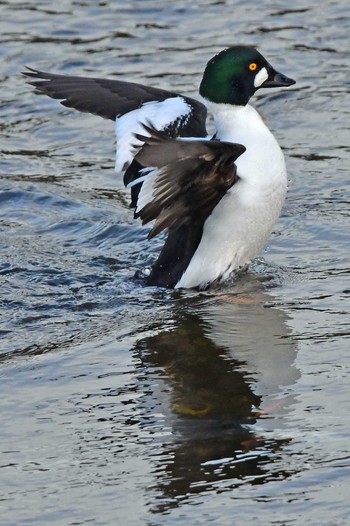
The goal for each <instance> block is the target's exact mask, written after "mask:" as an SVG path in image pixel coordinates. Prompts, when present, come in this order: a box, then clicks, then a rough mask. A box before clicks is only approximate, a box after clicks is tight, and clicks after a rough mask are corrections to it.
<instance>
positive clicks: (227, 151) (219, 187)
mask: <svg viewBox="0 0 350 526" xmlns="http://www.w3.org/2000/svg"><path fill="white" fill-rule="evenodd" d="M145 129H146V131H147V134H148V135H149V136H145V135H144V136H138V139H139V140H140V141H142V142H143V143H144V145H143V147H142V148H141V150H140V151H139V152H138V154H137V155H136V158H135V159H136V161H137V162H139V163H140V164H141V165H142V166H144V167H145V168H144V169H143V171H142V172H141V177H140V178H139V179H138V180H135V181H133V182H131V183H130V184H129V186H133V185H135V184H139V183H142V188H141V191H140V193H139V196H138V199H137V204H136V215H137V216H139V217H140V218H141V220H142V223H143V224H146V223H148V222H150V221H152V220H155V222H154V225H153V227H152V229H151V231H150V233H149V235H148V237H149V238H152V237H153V236H155V235H157V234H158V233H160V232H161V231H163V230H165V229H167V230H168V237H167V240H166V242H165V245H164V247H163V250H162V252H161V254H160V257H159V259H158V261H157V262H156V264H155V265H154V267H153V269H152V273H151V276H150V278H149V282H150V284H154V285H159V286H166V287H174V286H175V285H176V283H177V281H178V280H179V279H180V277H181V275H182V274H183V272H184V270H185V269H186V268H187V266H188V264H189V261H190V259H191V258H192V256H193V254H194V252H195V250H196V249H197V247H198V245H199V242H200V239H201V236H202V233H203V227H204V223H205V221H206V219H207V218H208V217H209V216H210V214H211V213H212V211H213V209H214V208H215V206H216V205H217V204H218V203H219V201H220V200H221V199H222V197H223V196H224V195H225V194H226V192H227V191H228V190H229V189H230V188H231V187H232V186H233V185H234V184H235V183H236V182H237V181H238V180H239V177H238V175H237V171H236V166H235V164H234V163H235V161H236V159H237V158H238V157H239V156H240V155H241V154H242V153H243V152H244V151H245V147H244V146H242V145H241V144H233V143H227V142H220V141H216V140H186V139H174V138H171V137H169V136H167V135H166V134H165V133H162V132H158V131H157V130H155V129H154V128H153V127H151V126H150V125H147V126H145Z"/></svg>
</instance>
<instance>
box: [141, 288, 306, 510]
mask: <svg viewBox="0 0 350 526" xmlns="http://www.w3.org/2000/svg"><path fill="white" fill-rule="evenodd" d="M267 300H270V301H271V296H267V295H265V294H259V297H257V296H249V295H246V296H241V297H239V296H221V297H217V298H215V299H213V298H211V299H209V300H208V299H206V300H205V301H204V303H201V304H200V303H199V304H198V302H194V304H192V306H191V307H190V308H189V305H188V303H187V305H186V308H185V309H184V312H181V311H180V312H178V314H177V318H176V321H175V326H174V328H173V329H172V330H169V331H166V332H163V333H160V334H157V335H156V336H152V337H149V338H146V339H144V340H142V341H140V342H139V343H138V344H137V346H136V349H135V350H136V351H137V353H138V355H139V358H141V360H142V363H143V366H144V367H146V368H147V375H148V379H149V381H150V384H149V386H150V387H151V393H152V394H151V397H148V396H146V397H145V398H144V402H143V404H144V406H143V411H142V413H143V415H144V416H145V419H144V424H145V426H146V427H148V426H150V425H152V423H151V422H152V416H151V415H152V414H153V415H154V414H157V415H158V417H157V418H163V424H164V425H163V433H160V434H161V435H162V436H161V437H159V442H160V450H159V453H160V454H159V456H157V460H156V467H155V476H156V479H157V488H152V493H153V491H154V490H155V489H156V493H157V494H159V492H160V498H159V501H157V503H156V505H155V507H154V511H155V512H163V511H164V510H165V509H167V508H168V507H171V506H176V505H177V504H178V503H179V502H182V501H183V500H184V499H185V500H186V498H187V497H189V496H190V495H192V494H193V493H201V492H203V491H205V490H206V489H213V487H215V488H216V490H218V491H221V490H224V489H225V488H232V487H233V486H235V485H236V484H241V483H242V482H243V481H250V482H251V483H254V484H257V483H260V484H261V483H264V482H265V481H266V480H271V478H275V477H276V476H278V477H281V476H287V475H288V473H285V472H283V473H281V472H278V473H274V469H273V468H272V467H271V466H272V464H273V462H274V460H275V459H276V458H278V454H277V451H278V450H279V449H280V448H281V447H283V445H284V444H286V443H288V442H289V434H288V430H287V429H284V427H285V421H284V420H285V416H286V413H287V412H288V411H289V410H290V408H291V407H292V405H293V399H292V398H291V397H290V396H288V386H291V385H293V384H294V383H295V381H296V380H297V378H298V377H299V371H298V370H297V369H296V368H295V367H294V360H295V357H296V347H295V344H294V342H293V340H292V338H291V336H290V331H289V329H288V325H287V316H286V315H285V314H284V313H283V312H282V311H280V310H279V309H277V308H268V306H267ZM202 301H203V300H202ZM148 392H149V393H150V391H148ZM150 398H151V399H153V400H150ZM155 400H156V401H155ZM159 415H160V416H159ZM153 422H154V421H153ZM257 429H259V431H257ZM269 429H270V431H269V432H268V430H269ZM271 429H274V430H277V429H278V432H276V433H271ZM155 434H156V433H155ZM276 435H277V438H276ZM155 439H156V438H155ZM277 471H278V469H277ZM153 504H154V502H153Z"/></svg>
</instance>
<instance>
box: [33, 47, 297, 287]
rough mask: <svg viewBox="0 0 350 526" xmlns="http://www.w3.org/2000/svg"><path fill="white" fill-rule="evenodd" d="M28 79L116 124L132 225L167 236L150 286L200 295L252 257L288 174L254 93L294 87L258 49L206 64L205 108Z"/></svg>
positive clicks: (79, 80) (120, 85) (99, 85)
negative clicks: (210, 125) (210, 123)
mask: <svg viewBox="0 0 350 526" xmlns="http://www.w3.org/2000/svg"><path fill="white" fill-rule="evenodd" d="M24 74H25V75H26V76H28V77H32V78H34V79H35V80H31V82H30V84H32V85H33V86H34V87H35V88H36V90H37V91H38V92H40V93H45V94H46V95H48V96H50V97H52V98H54V99H60V101H61V104H63V105H64V106H68V107H72V108H75V109H77V110H79V111H82V112H88V113H93V114H96V115H99V116H101V117H104V118H106V119H111V120H113V121H115V132H116V139H117V155H116V171H117V172H123V173H124V183H125V184H126V186H127V187H129V188H131V200H132V202H131V205H132V206H133V207H134V208H135V217H140V218H141V220H142V222H143V224H145V223H148V222H149V221H152V220H155V223H154V226H153V228H152V229H151V231H150V233H149V236H148V237H149V238H151V237H153V236H154V235H156V234H158V233H159V232H161V231H162V230H165V229H166V230H167V237H166V241H165V244H164V246H163V249H162V250H161V253H160V255H159V257H158V259H157V261H156V262H155V263H154V265H153V267H152V269H151V272H150V274H149V276H148V277H147V278H146V282H147V284H149V285H156V286H161V287H168V288H192V287H198V288H200V289H203V288H206V287H208V286H209V285H210V284H212V283H214V282H223V281H225V280H227V279H228V278H229V277H230V276H231V275H232V273H233V272H234V271H235V270H237V269H240V268H242V267H244V266H246V265H247V264H248V263H249V262H250V261H251V260H252V259H253V258H254V257H255V256H256V255H257V253H258V251H259V250H260V248H261V247H262V246H263V245H264V243H265V242H266V240H267V239H268V237H269V235H270V234H271V231H272V229H273V226H274V224H275V222H276V220H277V218H278V217H279V214H280V212H281V208H282V205H283V202H284V199H285V195H286V191H287V174H286V168H285V162H284V157H283V153H282V151H281V148H280V147H279V145H278V143H277V141H276V139H275V138H274V136H273V135H272V133H271V132H270V130H269V129H268V128H267V126H266V125H265V124H264V122H263V120H262V119H261V117H260V115H259V114H258V112H257V111H256V110H255V109H254V108H253V107H252V106H250V105H249V104H248V101H249V99H250V97H251V96H252V95H253V94H254V93H255V92H256V90H257V89H259V88H274V87H286V86H291V85H292V84H295V81H294V80H293V79H291V78H288V77H286V76H284V75H283V74H281V73H278V72H277V71H276V70H275V69H274V68H273V67H272V66H271V65H270V64H269V63H268V62H267V60H266V59H265V58H264V57H263V56H262V55H261V54H260V53H259V52H258V51H257V50H256V49H254V48H252V47H248V46H234V47H230V48H228V49H225V50H223V51H221V52H220V53H219V54H217V55H216V56H215V57H213V58H212V59H211V60H210V61H209V62H208V64H207V66H206V68H205V71H204V75H203V79H202V82H201V84H200V89H199V93H200V95H201V97H202V100H203V103H202V102H199V101H197V100H195V99H193V98H190V97H185V96H182V95H179V94H177V93H175V92H170V91H165V90H163V89H158V88H153V87H149V86H143V85H141V84H136V83H132V82H125V81H120V80H108V79H106V80H105V79H99V78H86V77H75V76H66V75H56V74H53V73H45V72H42V71H37V70H35V69H31V68H28V71H26V72H25V73H24ZM207 110H208V111H209V112H210V113H211V114H212V116H213V119H214V124H215V128H216V132H215V135H214V137H212V138H211V137H208V136H207V131H206V118H207Z"/></svg>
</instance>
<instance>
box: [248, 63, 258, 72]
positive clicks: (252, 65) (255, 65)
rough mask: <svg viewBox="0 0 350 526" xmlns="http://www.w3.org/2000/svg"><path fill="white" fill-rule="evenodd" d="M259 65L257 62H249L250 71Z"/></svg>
mask: <svg viewBox="0 0 350 526" xmlns="http://www.w3.org/2000/svg"><path fill="white" fill-rule="evenodd" d="M257 67H258V65H257V64H255V62H252V63H251V64H249V69H250V71H255V70H256V68H257Z"/></svg>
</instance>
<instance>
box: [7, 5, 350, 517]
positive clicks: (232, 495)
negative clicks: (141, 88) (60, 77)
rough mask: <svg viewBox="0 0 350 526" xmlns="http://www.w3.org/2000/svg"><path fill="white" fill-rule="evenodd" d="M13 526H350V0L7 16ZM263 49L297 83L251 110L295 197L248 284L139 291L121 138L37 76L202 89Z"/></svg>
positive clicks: (149, 251)
mask: <svg viewBox="0 0 350 526" xmlns="http://www.w3.org/2000/svg"><path fill="white" fill-rule="evenodd" d="M0 27H1V47H0V56H1V62H0V68H1V78H2V105H1V108H0V116H1V131H2V139H1V146H0V147H1V159H0V174H1V181H0V185H1V194H0V200H1V203H0V221H1V230H0V243H1V254H2V257H1V264H0V276H1V278H0V279H1V326H0V330H1V336H2V339H1V343H2V345H1V354H0V361H1V363H0V376H1V386H2V394H1V426H0V450H1V464H0V467H1V469H0V495H1V501H0V509H1V511H0V513H1V524H3V525H6V526H9V525H16V526H17V525H28V524H35V525H37V524H38V525H39V524H44V525H47V524H50V525H51V524H52V525H73V524H74V525H77V524H93V525H106V524H108V525H109V524H125V525H128V526H129V525H130V526H134V525H135V526H136V525H140V524H146V525H149V526H158V525H163V524H167V525H168V524H169V525H176V524H181V525H183V524H191V525H203V524H215V525H218V526H226V525H227V526H231V525H232V524H259V526H265V525H266V526H267V525H271V524H274V525H280V526H282V525H283V526H284V525H288V526H290V525H298V526H300V525H304V524H305V525H307V524H310V525H315V524H317V525H318V526H320V525H321V526H323V525H324V526H329V525H332V526H335V525H336V526H340V525H347V524H348V516H349V513H350V506H349V503H348V501H349V499H348V486H349V476H350V458H349V457H350V455H349V438H350V429H349V424H348V422H349V413H350V403H349V396H348V393H349V364H348V349H349V335H350V330H349V310H350V309H349V293H350V285H349V273H350V271H349V248H350V229H349V203H350V201H349V190H350V179H349V172H348V166H349V157H350V154H349V95H348V93H349V77H348V68H349V54H348V49H349V39H348V34H349V32H348V27H349V12H348V3H347V2H345V0H335V1H333V2H326V3H324V4H322V9H321V8H320V7H319V4H318V3H317V2H308V3H304V2H302V1H301V0H299V1H296V2H294V4H293V7H292V8H286V7H285V5H284V4H283V2H276V1H275V2H272V1H270V0H263V1H262V2H260V4H259V9H258V10H257V4H256V2H244V3H242V2H236V1H228V0H227V1H221V2H210V1H201V2H197V3H195V4H191V5H190V4H189V3H188V2H183V1H179V2H176V3H165V2H159V1H156V0H145V1H142V2H141V1H139V2H137V1H133V2H130V3H129V4H126V3H125V2H109V1H106V2H99V3H93V2H88V1H82V2H68V1H61V2H59V3H52V2H49V1H34V0H29V1H26V2H24V1H23V2H20V1H4V2H1V5H0ZM234 43H244V44H254V45H257V46H258V47H259V49H260V50H261V51H262V52H263V53H264V54H265V56H266V57H267V58H268V59H269V60H270V61H271V63H272V64H273V65H275V66H276V68H277V69H279V70H281V71H283V72H284V73H285V74H286V75H289V76H291V77H293V78H296V79H297V85H296V86H295V87H293V88H291V89H289V90H284V91H277V90H276V91H267V90H266V91H265V92H263V91H262V92H261V93H259V94H258V96H257V97H255V105H256V106H257V107H258V108H259V110H260V111H261V113H262V114H263V115H264V118H265V119H266V121H267V122H268V124H269V125H270V127H271V128H272V129H273V130H274V133H275V134H276V136H277V138H278V140H279V142H280V144H281V145H282V146H283V148H284V151H285V154H286V159H287V164H288V171H289V176H290V190H289V194H288V198H287V202H286V206H285V208H284V211H283V215H282V217H281V219H280V221H279V223H278V225H277V226H276V229H275V232H274V234H273V236H272V238H271V240H270V242H269V244H268V246H267V247H266V249H265V250H264V251H263V253H262V254H261V257H260V258H258V259H257V260H256V261H255V262H254V264H253V265H252V267H251V269H250V271H249V272H248V273H246V274H245V275H242V276H241V278H240V279H239V280H238V281H237V282H236V283H233V284H231V285H230V286H228V287H226V288H224V289H223V290H219V291H216V292H215V293H213V292H212V293H201V294H198V293H195V292H191V291H182V292H175V291H164V290H158V289H156V288H142V287H141V286H140V285H139V284H138V283H135V282H134V281H132V279H131V278H132V276H133V274H134V272H135V270H140V269H142V268H144V267H145V266H147V265H149V264H150V263H151V261H152V260H153V259H154V257H155V255H156V254H157V250H158V249H159V246H160V244H161V240H154V242H151V243H150V242H147V241H146V240H145V229H143V228H142V227H141V226H140V225H139V224H137V223H135V222H134V221H133V220H132V219H131V214H130V211H129V209H128V206H127V194H126V193H125V191H124V189H123V187H122V183H121V181H119V180H118V179H117V178H116V177H115V175H114V172H113V164H114V144H113V124H112V123H111V122H108V121H103V120H102V119H101V120H100V119H98V118H97V117H93V116H88V115H82V114H79V113H76V112H74V111H71V110H68V109H65V108H63V107H62V106H60V105H59V104H58V103H57V102H55V101H51V100H50V99H48V98H45V97H43V96H41V97H36V96H35V95H34V94H33V92H32V90H31V88H30V87H29V86H28V85H26V84H25V82H24V80H23V79H22V78H21V77H20V76H19V72H20V71H21V69H22V68H23V66H24V65H28V66H32V67H36V68H39V69H40V68H41V69H43V70H44V71H45V70H48V71H53V72H57V73H63V74H81V75H84V74H85V75H91V76H101V77H108V76H110V77H113V76H114V75H117V76H119V77H120V78H125V79H128V80H136V81H139V82H144V83H149V84H153V85H155V86H159V87H163V88H171V89H173V90H178V91H180V92H183V93H186V94H189V95H194V94H195V93H196V91H197V87H198V83H199V80H200V75H201V72H202V70H203V67H204V64H205V63H206V61H207V60H208V59H209V58H210V57H211V56H212V55H213V54H214V53H216V52H217V51H219V50H220V49H222V48H223V47H225V46H227V45H232V44H234Z"/></svg>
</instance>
